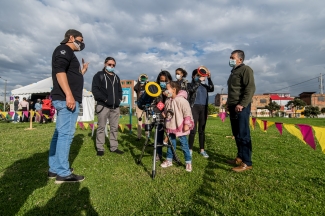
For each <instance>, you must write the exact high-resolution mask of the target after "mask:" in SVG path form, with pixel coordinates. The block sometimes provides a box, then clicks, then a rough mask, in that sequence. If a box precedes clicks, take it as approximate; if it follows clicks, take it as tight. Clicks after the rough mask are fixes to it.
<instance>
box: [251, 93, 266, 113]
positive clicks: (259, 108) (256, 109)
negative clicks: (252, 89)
mask: <svg viewBox="0 0 325 216" xmlns="http://www.w3.org/2000/svg"><path fill="white" fill-rule="evenodd" d="M269 103H270V95H265V94H262V95H254V96H253V98H252V104H251V113H252V116H255V117H267V116H269V115H270V111H269V110H268V109H266V108H265V106H266V105H268V104H269Z"/></svg>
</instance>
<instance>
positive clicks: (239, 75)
mask: <svg viewBox="0 0 325 216" xmlns="http://www.w3.org/2000/svg"><path fill="white" fill-rule="evenodd" d="M227 83H228V99H227V104H228V106H232V105H238V104H240V105H242V106H244V107H246V106H247V105H248V104H249V103H251V101H252V98H253V95H254V93H255V82H254V72H253V70H252V69H251V68H250V67H249V66H247V65H245V64H241V65H238V66H237V67H236V68H234V69H232V70H231V74H230V76H229V79H228V82H227Z"/></svg>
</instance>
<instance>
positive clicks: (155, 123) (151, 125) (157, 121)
mask: <svg viewBox="0 0 325 216" xmlns="http://www.w3.org/2000/svg"><path fill="white" fill-rule="evenodd" d="M152 112H153V111H152V109H150V107H146V109H145V110H144V111H143V112H142V114H143V113H145V114H146V124H145V131H146V141H145V143H144V145H143V148H142V152H141V155H140V157H139V159H138V160H137V163H138V164H140V163H141V160H142V157H143V155H144V152H145V149H146V147H147V146H150V147H153V160H152V174H151V177H152V179H154V178H155V176H156V157H157V147H164V146H166V147H171V150H172V152H173V155H174V160H175V161H176V162H177V163H178V164H179V165H182V163H181V161H180V160H179V158H178V156H177V154H176V149H175V148H174V146H173V144H172V142H171V141H170V139H169V136H168V134H167V133H166V132H164V134H165V135H166V136H167V137H168V144H167V145H164V144H158V143H157V138H158V130H159V127H158V125H162V126H164V122H163V120H162V119H160V118H159V114H152ZM141 116H142V115H141ZM150 119H152V122H151V123H150ZM139 120H140V121H141V117H140V118H139ZM153 128H154V129H155V136H154V142H153V143H150V132H151V131H152V129H153ZM161 130H164V128H163V127H161Z"/></svg>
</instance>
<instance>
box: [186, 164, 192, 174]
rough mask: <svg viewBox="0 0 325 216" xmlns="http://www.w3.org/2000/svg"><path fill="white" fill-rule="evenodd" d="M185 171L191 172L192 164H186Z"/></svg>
mask: <svg viewBox="0 0 325 216" xmlns="http://www.w3.org/2000/svg"><path fill="white" fill-rule="evenodd" d="M186 171H187V172H192V164H190V163H187V164H186Z"/></svg>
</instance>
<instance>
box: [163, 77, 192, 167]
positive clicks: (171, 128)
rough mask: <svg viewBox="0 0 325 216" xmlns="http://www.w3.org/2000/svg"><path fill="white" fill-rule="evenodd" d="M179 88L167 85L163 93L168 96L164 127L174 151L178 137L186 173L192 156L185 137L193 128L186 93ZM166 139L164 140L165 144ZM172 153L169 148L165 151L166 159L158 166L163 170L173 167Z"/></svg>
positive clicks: (173, 84)
mask: <svg viewBox="0 0 325 216" xmlns="http://www.w3.org/2000/svg"><path fill="white" fill-rule="evenodd" d="M180 89H181V86H180V85H179V84H178V83H177V82H174V81H171V82H170V83H169V84H167V90H166V91H165V92H164V93H165V95H168V99H167V100H166V101H165V109H164V110H165V111H164V116H165V127H166V130H167V133H168V134H169V139H170V141H171V142H172V144H173V146H174V148H175V149H176V137H178V139H179V141H180V143H181V145H182V150H183V153H184V157H185V162H186V171H188V172H191V171H192V156H191V154H190V150H189V147H188V141H187V135H189V133H190V130H192V129H193V127H194V121H193V116H192V112H191V107H190V104H189V103H188V101H187V92H186V91H184V90H180ZM167 141H168V138H167V137H166V138H165V142H167ZM172 161H173V152H172V150H171V148H170V147H168V149H167V159H166V160H165V161H164V162H163V163H162V164H161V165H160V166H161V167H163V168H166V167H170V166H172V165H173V162H172Z"/></svg>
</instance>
